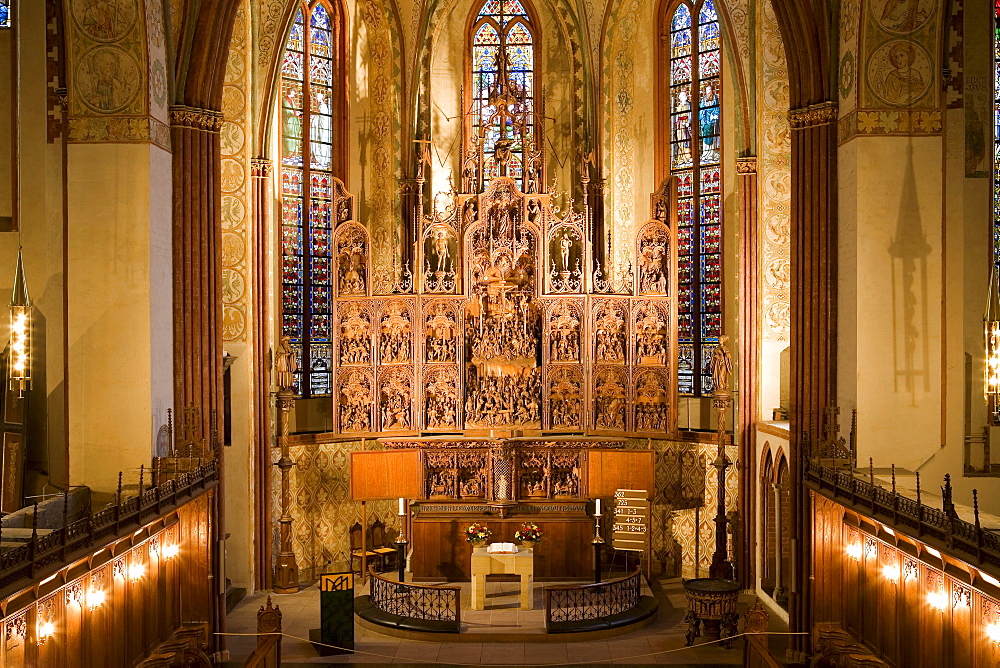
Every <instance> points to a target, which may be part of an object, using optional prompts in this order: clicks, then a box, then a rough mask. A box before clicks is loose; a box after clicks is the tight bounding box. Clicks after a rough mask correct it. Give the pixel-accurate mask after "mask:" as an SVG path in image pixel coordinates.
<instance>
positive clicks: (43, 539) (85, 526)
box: [0, 460, 219, 599]
mask: <svg viewBox="0 0 1000 668" xmlns="http://www.w3.org/2000/svg"><path fill="white" fill-rule="evenodd" d="M218 477H219V471H218V468H217V466H216V462H215V460H210V461H208V462H207V463H205V464H203V465H201V466H199V467H197V468H195V469H193V470H191V471H186V472H184V473H180V474H178V475H177V477H176V478H175V479H173V480H168V481H166V482H164V483H163V484H162V485H158V486H156V487H152V488H149V489H144V490H142V491H141V492H140V494H139V496H134V497H131V498H129V499H122V487H121V476H119V483H118V493H117V495H116V496H115V498H116V499H117V501H116V502H115V503H114V504H112V505H110V506H108V507H107V508H104V509H103V510H100V511H98V512H96V513H95V512H92V511H89V510H88V511H87V514H86V515H85V516H84V517H82V518H80V519H79V520H77V521H75V522H72V523H66V518H67V516H68V514H67V510H66V507H67V505H66V502H64V510H63V526H62V527H60V528H58V529H55V530H53V531H51V532H50V533H48V534H45V535H39V533H38V529H39V527H38V509H37V507H36V509H35V512H34V513H33V515H32V518H33V519H32V536H31V538H30V539H28V541H27V542H25V543H24V544H23V545H19V546H18V547H15V548H14V549H12V550H7V551H5V552H3V553H0V599H2V598H5V597H6V596H7V595H8V594H10V593H11V590H12V589H13V588H14V586H15V585H18V583H20V581H21V580H24V579H33V578H36V576H38V575H41V572H42V571H43V570H51V569H50V568H49V567H51V566H52V565H53V564H56V565H58V566H60V567H61V566H62V565H64V564H66V563H67V562H68V561H71V560H73V559H74V558H78V556H79V554H78V553H80V552H81V551H83V550H88V551H94V550H97V549H100V548H101V547H103V546H104V545H105V544H107V543H110V542H111V541H113V540H115V539H117V538H119V537H122V536H126V535H128V534H130V533H133V532H134V531H135V530H136V529H137V528H139V527H141V526H143V525H144V524H146V523H148V522H149V521H152V520H153V519H155V518H156V517H159V516H161V515H163V514H164V513H166V512H168V511H169V510H172V509H174V508H176V507H178V506H180V505H183V504H184V503H187V502H188V501H190V500H191V499H193V498H195V497H197V496H200V495H201V494H202V492H204V491H205V490H206V489H208V488H209V487H213V486H214V485H215V483H216V481H217V480H218ZM141 486H142V483H141V477H140V488H141ZM140 500H141V502H140ZM2 538H3V529H2V527H0V539H2Z"/></svg>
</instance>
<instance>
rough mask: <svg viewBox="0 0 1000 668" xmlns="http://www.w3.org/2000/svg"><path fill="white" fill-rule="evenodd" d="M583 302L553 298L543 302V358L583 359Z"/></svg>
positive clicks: (573, 360) (571, 361)
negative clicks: (544, 353) (544, 324)
mask: <svg viewBox="0 0 1000 668" xmlns="http://www.w3.org/2000/svg"><path fill="white" fill-rule="evenodd" d="M583 313H584V302H583V301H582V300H578V299H569V298H566V299H555V300H546V302H545V322H546V326H545V341H544V343H545V351H546V356H545V359H546V361H547V362H550V363H560V364H562V363H574V362H582V361H583V349H582V341H583V331H582V330H583Z"/></svg>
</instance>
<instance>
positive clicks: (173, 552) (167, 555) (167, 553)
mask: <svg viewBox="0 0 1000 668" xmlns="http://www.w3.org/2000/svg"><path fill="white" fill-rule="evenodd" d="M180 551H181V548H179V547H178V546H177V545H176V544H175V543H170V544H168V545H164V546H163V551H162V552H161V554H163V558H164V559H173V558H174V557H176V556H177V554H178V553H179V552H180Z"/></svg>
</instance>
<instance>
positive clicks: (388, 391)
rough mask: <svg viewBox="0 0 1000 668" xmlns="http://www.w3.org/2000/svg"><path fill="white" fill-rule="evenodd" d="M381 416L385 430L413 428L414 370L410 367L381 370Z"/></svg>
mask: <svg viewBox="0 0 1000 668" xmlns="http://www.w3.org/2000/svg"><path fill="white" fill-rule="evenodd" d="M379 374H380V378H379V416H380V417H381V421H382V422H381V424H382V430H383V431H399V430H409V429H412V428H413V416H412V406H413V379H412V374H413V371H412V370H411V369H408V368H396V369H390V370H389V371H388V372H383V371H380V372H379Z"/></svg>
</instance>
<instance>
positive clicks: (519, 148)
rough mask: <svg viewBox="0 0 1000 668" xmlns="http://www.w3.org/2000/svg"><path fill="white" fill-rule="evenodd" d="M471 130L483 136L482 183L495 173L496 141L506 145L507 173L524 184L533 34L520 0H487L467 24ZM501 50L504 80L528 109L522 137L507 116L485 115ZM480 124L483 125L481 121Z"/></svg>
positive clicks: (497, 171) (531, 130) (531, 100)
mask: <svg viewBox="0 0 1000 668" xmlns="http://www.w3.org/2000/svg"><path fill="white" fill-rule="evenodd" d="M471 40H472V86H471V89H470V90H471V92H472V132H473V134H474V135H475V136H482V137H483V154H484V160H483V163H484V164H483V171H484V174H483V186H484V187H485V186H486V185H487V184H488V183H489V181H490V179H492V178H493V177H495V176H499V175H500V162H499V160H498V159H497V157H498V156H497V151H496V149H497V143H498V142H500V141H501V140H504V144H503V145H502V146H503V147H504V148H506V146H505V145H506V144H509V147H510V158H509V160H508V163H507V176H510V177H511V178H513V179H514V180H515V181H517V182H518V186H519V187H520V188H521V190H524V178H523V177H524V158H525V156H524V144H525V140H526V139H531V138H533V137H534V115H533V113H531V112H533V109H534V95H535V93H534V85H535V74H534V72H535V46H534V45H535V37H534V26H533V25H532V22H531V17H530V16H529V15H528V13H527V11H525V8H524V5H523V4H522V3H521V0H486V2H485V3H483V6H482V8H481V9H480V10H479V15H478V16H477V17H476V21H475V23H474V24H473V26H472V36H471ZM501 56H506V68H507V73H508V75H509V77H508V78H509V80H510V81H513V82H514V84H515V85H516V87H517V88H518V89H519V92H520V93H521V94H522V96H523V97H524V104H523V109H524V110H526V111H527V112H529V113H528V116H527V120H528V122H527V127H526V135H527V136H526V137H522V136H521V132H520V131H519V130H518V129H517V128H516V126H515V125H514V124H513V123H512V122H511V120H512V119H510V118H506V119H505V118H495V119H493V121H492V122H490V118H491V117H492V116H493V115H494V113H495V112H496V111H497V109H496V107H494V106H493V105H491V104H490V89H491V87H494V86H495V85H496V84H497V79H498V76H497V75H498V73H499V70H500V66H501V65H500V61H501ZM484 126H485V127H484Z"/></svg>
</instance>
